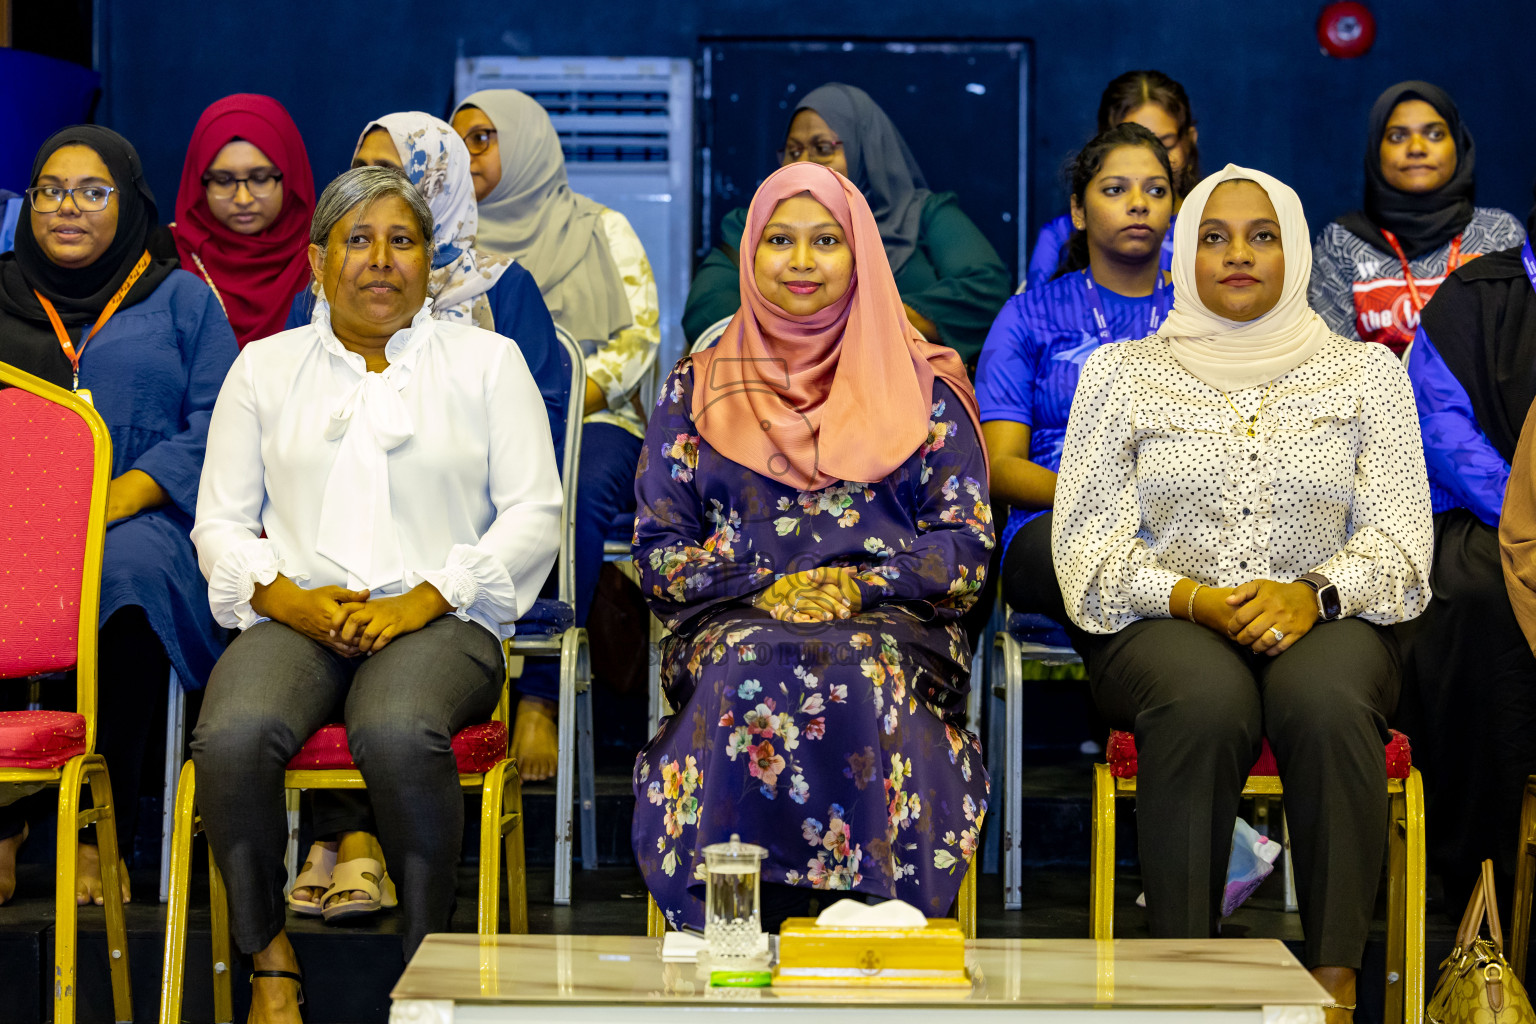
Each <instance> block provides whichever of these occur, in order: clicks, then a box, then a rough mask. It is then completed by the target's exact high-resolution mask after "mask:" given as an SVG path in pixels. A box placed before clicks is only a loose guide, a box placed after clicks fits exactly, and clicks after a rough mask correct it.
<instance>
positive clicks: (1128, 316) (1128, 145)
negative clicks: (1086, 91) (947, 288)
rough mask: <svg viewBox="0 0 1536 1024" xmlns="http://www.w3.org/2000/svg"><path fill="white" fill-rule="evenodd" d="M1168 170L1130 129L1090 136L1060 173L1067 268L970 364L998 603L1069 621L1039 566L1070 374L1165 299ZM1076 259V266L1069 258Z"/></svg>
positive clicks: (1137, 334) (1016, 310)
mask: <svg viewBox="0 0 1536 1024" xmlns="http://www.w3.org/2000/svg"><path fill="white" fill-rule="evenodd" d="M1172 181H1173V169H1172V167H1171V165H1170V162H1169V159H1168V152H1167V150H1165V149H1164V148H1163V145H1162V143H1160V142H1158V140H1157V137H1156V136H1155V135H1153V134H1152V133H1151V132H1149V131H1148V130H1147V129H1145V128H1143V127H1142V126H1141V125H1139V124H1130V123H1126V124H1122V125H1117V126H1116V127H1114V128H1111V129H1109V130H1108V131H1106V132H1104V133H1103V134H1101V135H1099V136H1098V137H1097V138H1095V139H1094V140H1093V141H1092V142H1090V143H1088V145H1086V146H1084V147H1083V151H1082V152H1081V153H1079V154H1078V156H1077V161H1076V163H1075V164H1074V165H1073V168H1072V223H1073V225H1074V227H1075V229H1076V230H1075V231H1074V233H1073V236H1072V241H1071V243H1070V244H1071V249H1072V252H1073V254H1074V258H1073V261H1072V263H1071V264H1069V266H1070V269H1071V271H1072V272H1070V273H1067V274H1065V275H1064V276H1062V277H1058V278H1056V279H1055V280H1054V281H1049V282H1047V283H1045V284H1043V285H1041V286H1040V287H1039V288H1031V289H1030V290H1028V291H1026V292H1025V293H1024V294H1023V295H1015V296H1014V297H1013V298H1011V299H1009V300H1008V304H1007V305H1006V306H1004V307H1003V311H1002V313H1000V314H999V315H998V318H997V322H996V323H994V324H993V325H992V331H991V333H990V334H988V335H987V343H986V345H985V347H983V348H982V350H981V362H980V363H979V364H978V365H977V369H976V400H977V402H978V404H979V405H980V406H981V430H982V435H983V436H984V437H985V438H986V442H987V451H988V453H989V454H990V455H991V459H992V473H991V483H992V497H993V500H994V501H997V502H999V503H1003V502H1006V503H1007V504H1008V505H1009V506H1010V507H1011V508H1012V512H1011V514H1010V515H1009V517H1008V523H1007V526H1006V527H1005V528H1004V530H1003V568H1002V575H1003V596H1004V598H1005V599H1006V600H1007V601H1008V603H1009V604H1010V605H1011V606H1012V607H1013V608H1014V609H1015V610H1018V611H1028V612H1035V613H1038V614H1042V615H1049V616H1050V617H1051V618H1053V619H1055V620H1056V621H1057V622H1059V623H1062V624H1063V625H1068V626H1070V623H1069V622H1068V620H1067V615H1066V609H1065V608H1064V607H1063V606H1062V601H1061V588H1060V587H1059V586H1057V584H1056V569H1055V567H1054V565H1053V564H1052V562H1051V511H1050V510H1051V506H1052V505H1053V504H1054V502H1055V495H1056V470H1057V467H1058V466H1059V465H1060V463H1061V445H1062V440H1063V438H1064V437H1065V435H1066V430H1067V416H1068V414H1069V413H1070V412H1071V410H1072V395H1073V393H1074V392H1075V391H1076V390H1077V378H1078V374H1080V373H1081V372H1082V368H1083V364H1084V363H1085V362H1087V360H1088V357H1089V355H1091V354H1092V353H1093V351H1094V350H1095V349H1097V348H1098V347H1099V346H1100V345H1105V344H1108V343H1110V342H1113V341H1125V340H1128V339H1134V338H1145V337H1146V336H1148V335H1150V334H1153V333H1155V332H1156V331H1157V327H1158V324H1159V323H1161V322H1162V319H1163V317H1164V316H1166V315H1167V313H1168V308H1169V306H1170V305H1171V304H1172V302H1173V289H1172V287H1171V286H1170V285H1169V284H1168V282H1167V279H1166V277H1165V275H1164V274H1163V271H1162V270H1161V269H1160V268H1159V255H1160V253H1161V251H1162V246H1163V237H1164V236H1165V235H1166V234H1167V233H1168V224H1169V218H1170V217H1171V216H1172V215H1173V187H1172ZM1079 261H1081V262H1079Z"/></svg>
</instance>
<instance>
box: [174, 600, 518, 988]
mask: <svg viewBox="0 0 1536 1024" xmlns="http://www.w3.org/2000/svg"><path fill="white" fill-rule="evenodd" d="M503 673H504V665H503V662H502V655H501V645H500V644H499V643H497V641H496V638H495V637H493V636H492V635H491V634H490V632H489V631H487V630H486V629H485V628H483V627H481V626H479V625H476V624H475V623H472V622H465V621H463V620H462V619H459V618H457V617H456V616H452V615H445V616H443V617H441V618H439V619H436V620H434V621H433V622H432V623H430V624H429V625H428V626H427V627H426V628H424V629H421V630H418V631H416V632H415V633H408V634H406V635H404V636H402V637H399V638H398V639H396V640H394V641H393V642H391V643H390V644H389V646H388V647H386V648H384V650H382V651H380V652H379V653H377V654H375V655H372V656H370V657H361V658H350V659H349V658H344V657H342V656H341V655H339V654H336V653H335V652H333V651H331V650H330V649H329V648H326V647H322V646H321V645H320V644H318V643H316V642H315V641H313V640H310V639H309V638H307V637H305V636H303V635H302V634H299V633H297V632H295V631H294V630H292V629H289V628H288V627H287V626H285V625H283V624H281V623H278V622H271V621H268V622H263V623H260V624H259V625H256V626H253V627H251V628H250V629H248V630H246V631H245V632H244V633H242V634H241V635H240V636H239V637H238V638H237V639H236V640H235V642H234V643H233V644H231V645H230V646H229V649H228V650H227V651H225V652H224V655H223V657H221V658H220V659H219V663H218V664H217V665H216V666H214V669H213V676H212V678H211V679H210V680H209V682H208V693H207V696H206V697H205V698H204V700H203V709H202V714H201V716H200V717H199V719H198V723H197V730H196V731H195V732H194V733H193V737H192V760H193V761H194V763H195V764H196V765H197V797H198V799H197V805H198V809H199V810H200V811H201V813H202V815H203V822H204V824H205V826H206V829H207V832H208V842H209V843H210V844H211V846H212V848H213V853H214V856H215V857H216V858H217V860H218V862H219V864H220V866H221V868H222V870H223V873H224V881H225V884H226V885H227V886H228V888H229V900H230V921H231V932H232V933H233V935H234V938H235V944H236V945H237V946H238V947H239V948H240V951H241V952H243V953H256V952H259V951H260V950H262V949H264V948H266V946H267V944H268V943H270V942H271V941H272V939H273V938H275V937H276V936H277V933H278V932H279V931H281V930H282V928H283V923H284V920H285V914H286V909H287V908H286V906H285V905H284V902H283V882H284V881H285V879H286V875H285V872H284V870H283V848H284V845H285V842H286V840H287V831H288V829H287V821H286V818H285V815H284V809H283V768H284V766H285V765H286V764H287V763H288V761H289V759H290V758H292V757H293V755H294V754H295V753H297V752H298V749H299V747H301V746H302V745H303V744H304V741H305V740H307V739H308V738H309V736H310V735H311V734H312V733H313V732H314V731H315V730H316V729H318V728H320V727H321V726H322V725H325V724H326V723H327V722H331V721H335V720H336V717H335V716H336V713H337V711H338V709H339V710H340V711H341V716H340V717H341V719H342V720H343V721H345V722H346V725H347V739H348V744H349V745H350V746H351V748H352V755H353V757H354V759H355V760H356V761H357V766H358V768H359V769H360V770H361V771H362V773H363V778H364V779H365V780H366V781H367V783H368V794H369V796H370V797H371V800H372V804H373V807H374V810H375V812H376V814H377V816H378V826H379V843H380V845H381V846H382V847H383V848H384V856H385V858H386V859H387V860H388V862H389V868H390V873H391V875H392V877H393V878H394V879H395V882H396V886H397V889H398V891H399V895H400V905H401V909H402V911H403V912H404V916H405V934H404V936H403V942H404V947H405V955H406V957H407V958H409V957H410V955H411V954H412V953H414V952H415V951H416V947H417V946H418V945H420V944H421V940H422V938H423V937H425V936H426V935H427V934H428V933H429V932H443V931H447V930H448V926H449V922H450V919H451V918H452V915H453V902H454V890H455V883H456V881H457V879H456V877H455V876H456V869H457V866H458V856H459V848H460V845H461V843H462V841H463V834H464V799H463V796H462V795H461V793H460V790H459V776H458V769H457V766H456V765H455V762H454V756H453V750H452V747H451V741H452V739H453V734H454V733H455V732H457V731H458V730H459V729H461V728H463V727H465V726H466V725H469V724H471V723H473V722H476V721H483V720H485V719H486V718H488V717H489V716H490V713H491V711H492V710H493V709H494V708H495V706H496V701H497V698H498V697H499V696H500V695H501V683H502V678H503Z"/></svg>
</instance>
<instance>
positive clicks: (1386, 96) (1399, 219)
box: [1339, 81, 1477, 259]
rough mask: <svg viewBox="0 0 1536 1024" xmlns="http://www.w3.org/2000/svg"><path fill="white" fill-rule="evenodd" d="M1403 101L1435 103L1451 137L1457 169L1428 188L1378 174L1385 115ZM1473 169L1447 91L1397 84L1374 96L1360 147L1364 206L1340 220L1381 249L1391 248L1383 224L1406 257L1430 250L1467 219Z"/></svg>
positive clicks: (1473, 158) (1468, 141) (1468, 139)
mask: <svg viewBox="0 0 1536 1024" xmlns="http://www.w3.org/2000/svg"><path fill="white" fill-rule="evenodd" d="M1405 100H1423V101H1424V102H1425V103H1428V104H1429V105H1430V106H1432V107H1434V108H1435V110H1436V111H1437V112H1438V113H1439V114H1440V116H1441V117H1442V118H1444V119H1445V123H1446V126H1447V127H1448V128H1449V129H1450V132H1451V138H1453V139H1455V140H1456V171H1455V173H1453V174H1452V175H1451V180H1450V181H1447V182H1446V183H1445V184H1444V185H1441V186H1440V187H1439V188H1437V189H1435V191H1433V192H1424V193H1413V192H1404V191H1402V190H1401V189H1396V188H1393V187H1392V186H1391V185H1389V184H1387V179H1386V176H1385V175H1383V174H1382V173H1381V140H1382V137H1383V136H1385V135H1386V133H1387V119H1388V118H1390V117H1391V116H1392V110H1393V108H1395V107H1396V106H1397V105H1398V104H1399V103H1402V102H1404V101H1405ZM1476 167H1477V154H1476V152H1475V150H1474V148H1473V145H1472V133H1471V132H1469V131H1468V130H1467V126H1466V125H1464V124H1462V123H1461V112H1460V111H1458V110H1457V109H1456V101H1455V100H1453V99H1451V97H1450V94H1449V93H1447V92H1446V91H1445V90H1444V89H1441V88H1440V87H1439V86H1435V85H1431V84H1429V83H1428V82H1417V81H1414V82H1399V83H1398V84H1396V85H1394V86H1392V87H1391V88H1390V89H1388V90H1387V91H1386V92H1384V93H1382V94H1381V95H1380V96H1378V97H1377V98H1376V103H1375V105H1374V106H1372V107H1371V124H1370V140H1369V144H1368V145H1367V146H1366V150H1365V209H1364V210H1356V211H1354V212H1353V213H1346V214H1345V215H1344V216H1342V217H1340V218H1339V223H1340V224H1342V225H1344V227H1345V228H1347V229H1348V230H1349V231H1350V232H1351V233H1352V234H1355V235H1358V236H1360V237H1361V238H1363V239H1365V240H1366V241H1367V242H1369V243H1371V244H1372V245H1374V246H1375V247H1376V248H1378V249H1380V250H1381V251H1382V252H1391V251H1392V246H1391V244H1390V243H1389V242H1388V241H1387V239H1386V237H1385V236H1384V235H1382V233H1381V230H1382V228H1385V229H1387V230H1388V231H1390V232H1392V233H1393V234H1394V235H1396V236H1397V240H1398V242H1399V243H1401V245H1402V247H1403V253H1404V255H1406V256H1407V257H1408V258H1409V259H1414V258H1415V257H1418V256H1421V255H1423V254H1424V253H1426V252H1433V251H1434V250H1436V249H1438V248H1440V247H1441V246H1442V245H1444V244H1445V243H1446V242H1449V241H1450V240H1451V239H1453V238H1455V237H1456V236H1457V235H1459V234H1461V232H1462V231H1463V229H1465V228H1466V226H1467V224H1468V223H1470V222H1471V220H1472V199H1473V193H1474V192H1475V190H1476V178H1475V174H1474V171H1475V170H1476Z"/></svg>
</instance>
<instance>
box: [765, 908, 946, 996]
mask: <svg viewBox="0 0 1536 1024" xmlns="http://www.w3.org/2000/svg"><path fill="white" fill-rule="evenodd" d="M773 984H774V986H775V987H776V988H794V987H796V986H806V987H825V986H828V985H836V986H862V985H885V986H891V985H895V986H908V987H912V988H923V987H934V988H953V987H966V988H969V987H970V984H971V982H970V978H969V977H968V976H967V975H966V973H965V933H964V932H962V931H961V930H960V922H959V921H956V920H953V919H940V920H932V921H929V922H928V925H927V927H925V928H818V927H817V926H816V919H815V918H814V917H792V918H790V919H789V920H787V921H785V922H784V926H783V927H782V928H780V929H779V964H778V967H777V968H775V969H774V972H773Z"/></svg>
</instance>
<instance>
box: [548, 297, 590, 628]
mask: <svg viewBox="0 0 1536 1024" xmlns="http://www.w3.org/2000/svg"><path fill="white" fill-rule="evenodd" d="M555 337H556V338H557V339H559V341H560V353H559V355H560V367H561V369H562V370H567V371H569V374H570V380H571V391H570V398H569V399H568V400H567V402H566V404H565V446H564V448H563V450H562V451H561V452H560V489H561V491H562V492H563V498H562V500H561V502H560V552H559V554H557V555H556V556H555V558H556V561H555V565H556V567H557V569H558V570H559V571H558V573H557V575H556V577H555V583H556V587H557V594H556V596H557V597H559V598H560V600H561V601H564V602H565V603H566V604H570V605H574V604H575V603H576V478H577V476H579V475H580V472H581V421H582V410H583V409H584V408H585V407H586V403H587V364H586V360H585V359H583V358H582V355H581V346H580V345H579V344H577V343H576V339H575V338H573V337H572V336H571V332H570V331H567V330H566V329H565V328H564V327H561V326H560V325H559V324H556V325H555Z"/></svg>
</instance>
